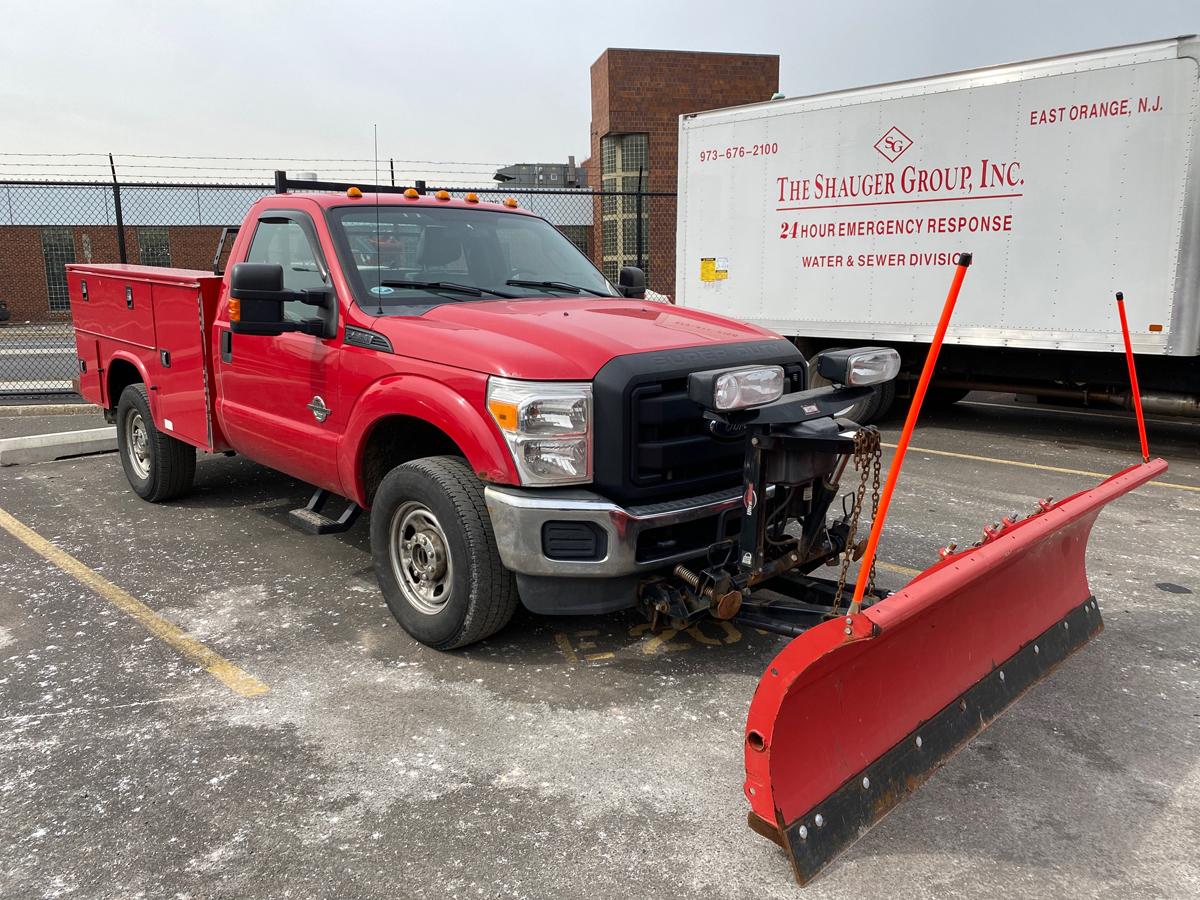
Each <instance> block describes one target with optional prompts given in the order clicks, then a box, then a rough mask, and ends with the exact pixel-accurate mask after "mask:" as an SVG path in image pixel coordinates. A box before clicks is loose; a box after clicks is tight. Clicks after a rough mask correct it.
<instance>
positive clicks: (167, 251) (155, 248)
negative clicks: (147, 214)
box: [137, 228, 171, 266]
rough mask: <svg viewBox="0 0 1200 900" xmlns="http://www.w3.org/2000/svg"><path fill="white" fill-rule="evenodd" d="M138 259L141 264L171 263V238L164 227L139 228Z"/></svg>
mask: <svg viewBox="0 0 1200 900" xmlns="http://www.w3.org/2000/svg"><path fill="white" fill-rule="evenodd" d="M137 236H138V259H140V260H141V261H142V265H143V266H170V265H171V238H170V236H169V235H168V234H167V229H165V228H139V229H138V232H137Z"/></svg>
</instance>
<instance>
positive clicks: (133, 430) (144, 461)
mask: <svg viewBox="0 0 1200 900" xmlns="http://www.w3.org/2000/svg"><path fill="white" fill-rule="evenodd" d="M125 455H126V456H127V457H128V458H129V464H130V465H131V466H133V471H134V472H136V473H137V476H138V478H149V477H150V434H149V432H148V431H147V429H146V421H145V419H143V418H142V414H141V413H140V412H138V411H137V410H134V411H133V412H132V413H130V414H129V416H127V417H126V419H125Z"/></svg>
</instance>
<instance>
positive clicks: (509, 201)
mask: <svg viewBox="0 0 1200 900" xmlns="http://www.w3.org/2000/svg"><path fill="white" fill-rule="evenodd" d="M504 205H505V206H507V207H508V208H509V209H516V208H517V198H516V197H505V198H504Z"/></svg>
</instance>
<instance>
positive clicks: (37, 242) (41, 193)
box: [0, 181, 675, 400]
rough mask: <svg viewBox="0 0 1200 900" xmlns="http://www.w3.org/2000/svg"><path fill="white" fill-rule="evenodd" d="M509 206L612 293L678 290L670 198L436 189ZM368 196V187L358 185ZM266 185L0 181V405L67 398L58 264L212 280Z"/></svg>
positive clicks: (65, 307) (69, 345)
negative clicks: (635, 275)
mask: <svg viewBox="0 0 1200 900" xmlns="http://www.w3.org/2000/svg"><path fill="white" fill-rule="evenodd" d="M414 186H415V187H416V188H417V189H418V190H422V191H424V192H427V193H433V192H435V191H438V190H446V191H449V192H450V194H451V195H452V196H455V197H463V196H465V195H466V194H467V193H474V194H476V195H478V197H479V199H480V200H481V201H483V202H492V203H498V202H502V201H503V200H504V199H506V198H508V197H512V198H514V199H515V200H516V201H517V203H518V205H520V206H521V207H522V208H524V209H528V210H531V211H532V212H534V213H536V214H537V215H540V216H542V217H543V218H545V219H546V220H548V221H549V222H550V223H551V224H553V225H554V226H555V227H557V228H558V229H559V230H560V231H561V232H562V233H563V234H564V235H565V236H566V237H567V238H568V239H569V240H571V242H572V243H574V244H575V245H576V246H577V247H578V248H579V249H580V250H581V251H582V252H583V253H585V254H586V255H587V256H588V257H589V258H590V259H591V260H592V261H593V262H594V263H595V264H596V266H597V267H598V268H599V269H600V270H601V271H602V272H604V274H605V275H606V276H607V277H608V278H609V279H610V280H611V281H613V282H614V283H615V282H616V281H617V279H618V276H619V273H620V269H621V268H622V267H623V266H637V267H639V268H641V269H643V270H645V272H646V275H647V284H648V286H649V288H650V289H651V290H652V291H654V292H655V293H657V294H660V295H664V296H665V297H667V298H669V297H671V296H673V294H674V282H675V195H674V194H667V193H658V192H653V193H652V192H645V191H640V192H639V191H596V190H586V189H580V190H574V189H563V190H541V189H526V188H520V187H516V186H509V187H499V188H497V187H490V186H489V187H444V188H439V187H437V186H428V185H425V184H423V183H421V182H417V183H416V185H414ZM364 187H366V186H364ZM275 189H276V188H275V185H269V184H184V183H180V184H174V183H165V182H155V183H112V182H104V181H70V182H68V181H54V182H46V181H0V400H3V399H10V400H11V399H12V398H14V397H52V396H54V395H62V394H69V393H70V392H71V390H72V387H71V379H72V377H73V375H74V372H75V365H76V363H75V339H74V333H73V331H72V328H71V318H70V316H71V308H70V299H69V297H68V294H67V279H66V271H65V269H64V266H66V265H67V264H68V263H115V262H128V263H132V264H137V265H146V266H172V267H175V268H185V269H201V270H205V271H209V270H211V268H212V264H213V255H214V253H215V252H216V249H217V244H218V241H219V240H220V237H221V231H222V229H223V228H225V227H227V226H231V225H238V224H240V223H241V221H242V219H243V218H244V216H245V214H246V211H247V210H248V209H249V208H250V206H251V204H253V203H254V201H255V200H258V199H259V198H260V197H263V196H265V195H267V194H270V193H273V192H274V191H275Z"/></svg>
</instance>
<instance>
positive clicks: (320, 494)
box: [288, 488, 362, 534]
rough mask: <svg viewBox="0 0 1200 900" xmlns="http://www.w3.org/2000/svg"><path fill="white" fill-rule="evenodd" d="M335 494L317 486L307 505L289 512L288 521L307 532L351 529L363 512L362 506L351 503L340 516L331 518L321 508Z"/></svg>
mask: <svg viewBox="0 0 1200 900" xmlns="http://www.w3.org/2000/svg"><path fill="white" fill-rule="evenodd" d="M333 496H336V495H335V494H334V493H333V492H332V491H327V490H325V489H324V488H317V489H316V490H315V491H313V495H312V497H311V498H309V501H308V505H307V506H302V507H300V508H299V509H293V510H292V511H291V512H289V513H288V521H289V522H290V523H291V524H292V527H294V528H298V529H299V530H300V531H303V532H305V533H306V534H341V533H342V532H343V531H349V530H350V529H351V528H352V527H353V525H354V523H355V522H356V521H357V520H358V514H359V513H360V512H362V507H361V506H359V505H358V504H357V503H350V504H349V505H348V506H347V507H346V509H345V510H344V511H343V512H342V514H341V515H340V516H338V517H337V518H336V519H331V518H329V516H326V515H324V514H323V513H322V512H321V510H322V509H323V508H324V507H325V503H326V502H327V501H328V500H329V498H330V497H333Z"/></svg>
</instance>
